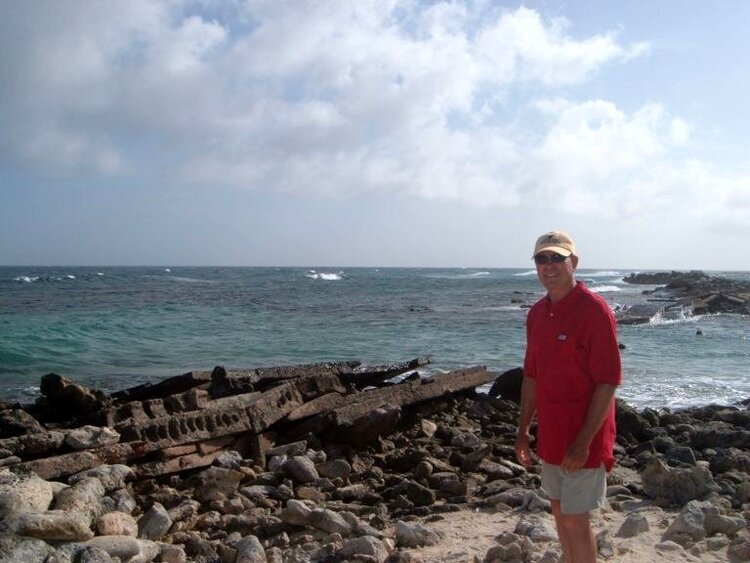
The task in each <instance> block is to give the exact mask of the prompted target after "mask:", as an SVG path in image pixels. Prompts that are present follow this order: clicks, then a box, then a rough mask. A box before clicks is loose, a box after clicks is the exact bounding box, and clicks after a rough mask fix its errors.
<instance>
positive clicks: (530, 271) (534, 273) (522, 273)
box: [513, 270, 536, 276]
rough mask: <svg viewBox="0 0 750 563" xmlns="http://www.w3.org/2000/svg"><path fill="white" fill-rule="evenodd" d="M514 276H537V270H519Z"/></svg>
mask: <svg viewBox="0 0 750 563" xmlns="http://www.w3.org/2000/svg"><path fill="white" fill-rule="evenodd" d="M513 275H514V276H535V275H536V270H529V271H528V272H519V273H517V274H513Z"/></svg>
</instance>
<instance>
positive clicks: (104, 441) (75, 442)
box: [65, 425, 120, 450]
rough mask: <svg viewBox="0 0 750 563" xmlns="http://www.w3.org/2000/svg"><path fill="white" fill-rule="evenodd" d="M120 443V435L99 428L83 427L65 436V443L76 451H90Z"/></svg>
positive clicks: (110, 430)
mask: <svg viewBox="0 0 750 563" xmlns="http://www.w3.org/2000/svg"><path fill="white" fill-rule="evenodd" d="M119 441H120V434H119V433H117V432H115V431H114V430H112V429H111V428H107V427H106V426H105V427H99V426H90V425H86V426H81V427H80V428H76V429H75V430H71V431H70V432H69V433H68V434H67V435H66V436H65V443H66V444H67V445H68V446H70V447H71V448H73V449H74V450H89V449H94V448H101V447H103V446H111V445H112V444H116V443H117V442H119Z"/></svg>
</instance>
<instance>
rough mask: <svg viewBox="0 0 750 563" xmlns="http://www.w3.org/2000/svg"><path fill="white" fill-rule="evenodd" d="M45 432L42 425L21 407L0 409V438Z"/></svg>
mask: <svg viewBox="0 0 750 563" xmlns="http://www.w3.org/2000/svg"><path fill="white" fill-rule="evenodd" d="M40 432H45V429H44V426H42V425H41V424H39V422H38V421H37V420H36V419H35V418H34V417H33V416H31V415H30V414H29V413H27V412H26V411H25V410H22V409H6V410H2V411H0V438H10V437H12V436H21V435H23V434H37V433H40Z"/></svg>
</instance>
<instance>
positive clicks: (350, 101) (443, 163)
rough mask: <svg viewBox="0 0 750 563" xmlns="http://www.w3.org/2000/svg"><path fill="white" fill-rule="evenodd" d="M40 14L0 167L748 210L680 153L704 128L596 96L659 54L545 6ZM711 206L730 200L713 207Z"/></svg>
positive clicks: (579, 208)
mask: <svg viewBox="0 0 750 563" xmlns="http://www.w3.org/2000/svg"><path fill="white" fill-rule="evenodd" d="M29 6H30V5H28V4H27V3H13V4H12V5H11V6H10V7H9V8H8V10H7V11H9V12H12V13H10V14H8V17H9V18H10V19H12V21H13V22H14V24H15V25H14V27H13V31H12V33H10V34H7V35H6V36H5V37H3V38H0V69H2V73H3V80H2V84H3V85H2V86H1V88H2V93H3V96H2V97H1V98H0V100H1V101H0V117H2V119H3V121H4V123H6V124H7V126H6V127H5V128H4V131H3V132H0V149H1V150H2V151H3V153H4V158H5V159H6V160H7V159H13V158H15V159H19V160H22V161H24V162H26V163H27V164H28V165H29V166H33V167H43V168H46V169H49V170H52V171H55V170H58V171H67V172H69V171H71V170H72V171H75V172H77V173H80V174H101V175H114V174H129V173H132V172H133V171H134V170H141V169H142V168H144V167H148V166H152V167H153V170H151V171H150V172H151V173H152V174H157V176H154V180H153V181H154V183H157V182H159V181H160V180H162V179H164V178H162V176H165V175H166V176H167V178H166V179H168V180H170V181H172V182H179V183H180V184H181V185H183V186H185V189H202V188H203V187H209V186H214V185H217V184H223V185H226V186H235V187H237V188H238V189H253V190H273V191H282V192H288V193H301V194H319V195H323V196H328V197H356V196H357V195H359V194H362V193H371V192H376V193H390V194H404V195H409V196H416V197H421V198H425V199H431V200H442V201H455V202H457V203H459V204H467V205H473V206H503V207H519V206H520V207H524V206H525V207H538V206H544V205H549V206H552V207H555V208H562V209H563V210H568V211H572V212H580V213H597V214H605V215H611V216H617V215H622V216H636V215H638V214H639V213H643V212H644V211H647V210H648V212H660V213H669V212H673V211H674V210H676V209H679V210H681V212H684V213H693V212H695V209H696V208H697V207H700V206H704V207H705V205H706V204H707V203H710V205H711V206H712V208H715V207H716V206H719V205H729V204H730V203H729V202H731V201H733V199H732V198H733V194H737V193H741V190H742V189H743V186H745V185H746V182H743V178H742V177H738V178H731V177H730V175H728V174H721V175H720V174H716V173H715V172H714V171H712V169H711V166H710V165H707V164H705V163H700V164H699V165H696V164H695V163H694V162H693V161H690V160H688V159H687V158H686V157H685V156H684V154H686V152H681V151H686V150H687V149H689V147H690V144H691V142H692V140H693V138H694V136H695V135H696V129H695V128H694V127H693V126H692V125H691V124H690V123H689V122H687V121H686V120H685V119H683V118H681V117H680V116H675V115H671V114H670V112H669V110H668V108H666V107H664V106H663V105H662V104H659V103H653V102H648V101H644V102H643V104H642V105H641V107H639V108H636V109H634V110H631V111H626V110H624V109H623V108H621V107H618V105H617V103H616V102H615V101H613V100H606V99H589V98H588V97H587V96H586V95H585V86H586V84H587V82H588V81H590V80H592V79H593V78H595V77H596V76H597V74H598V73H600V72H601V71H602V70H603V69H605V68H606V67H609V66H614V65H623V64H632V63H633V61H634V60H636V59H638V58H639V57H643V56H644V55H646V54H647V53H648V52H649V49H650V47H649V45H648V43H646V42H640V43H636V44H632V45H626V44H623V43H622V42H621V41H620V40H619V35H618V33H617V32H616V31H613V30H602V31H601V32H599V33H596V34H593V35H589V36H575V35H574V34H573V26H572V25H571V24H570V22H568V21H567V20H564V19H560V18H558V19H548V18H545V17H544V16H543V15H542V14H541V13H539V12H537V11H534V10H531V9H528V8H525V7H520V8H517V9H515V10H509V9H500V8H497V7H496V6H495V5H494V4H493V3H484V2H478V3H473V2H434V3H421V2H412V1H408V0H405V1H395V0H392V1H388V2H383V1H380V0H371V1H364V0H363V1H358V2H349V1H348V0H328V1H323V2H319V1H312V0H310V1H295V2H285V1H263V0H251V1H248V2H243V3H228V4H227V3H224V4H214V3H211V2H188V1H180V0H169V1H166V0H165V1H163V2H158V1H154V0H132V1H131V2H128V3H127V4H118V3H99V2H90V1H85V0H78V1H77V2H76V1H71V2H67V3H65V4H60V3H59V2H54V1H50V2H41V1H40V2H35V3H34V5H33V7H29ZM530 92H531V94H530ZM144 147H147V148H144ZM144 151H148V158H147V159H144V158H143V156H144ZM696 168H699V169H700V174H696ZM165 170H166V172H165ZM719 185H720V186H721V187H720V188H717V186H719ZM709 188H711V189H719V191H721V193H722V194H724V195H723V196H722V197H721V198H718V199H713V200H712V199H711V198H710V196H708V195H707V193H709V191H710V190H709ZM737 209H738V210H736V211H735V212H736V213H737V214H738V215H739V218H738V221H740V220H741V219H744V218H746V217H747V208H746V207H738V208H737Z"/></svg>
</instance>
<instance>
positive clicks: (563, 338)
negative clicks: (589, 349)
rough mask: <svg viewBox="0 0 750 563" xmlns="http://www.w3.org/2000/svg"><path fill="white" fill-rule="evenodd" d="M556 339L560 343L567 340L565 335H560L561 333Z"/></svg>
mask: <svg viewBox="0 0 750 563" xmlns="http://www.w3.org/2000/svg"><path fill="white" fill-rule="evenodd" d="M557 339H558V340H559V341H560V342H565V341H566V340H567V339H568V335H567V334H562V333H561V334H558V335H557Z"/></svg>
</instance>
